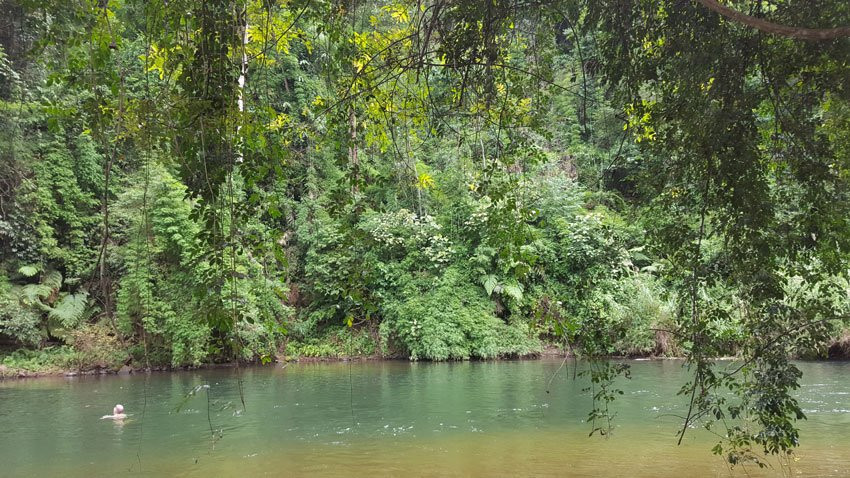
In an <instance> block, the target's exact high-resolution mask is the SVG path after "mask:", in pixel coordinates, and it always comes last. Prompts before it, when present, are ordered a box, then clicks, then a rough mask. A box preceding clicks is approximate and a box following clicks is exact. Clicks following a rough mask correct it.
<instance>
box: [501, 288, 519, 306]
mask: <svg viewBox="0 0 850 478" xmlns="http://www.w3.org/2000/svg"><path fill="white" fill-rule="evenodd" d="M502 293H504V294H505V295H506V296H508V297H510V298H511V299H514V300H515V301H517V302H519V301H521V300H522V286H521V285H520V284H506V285H504V286H503V287H502Z"/></svg>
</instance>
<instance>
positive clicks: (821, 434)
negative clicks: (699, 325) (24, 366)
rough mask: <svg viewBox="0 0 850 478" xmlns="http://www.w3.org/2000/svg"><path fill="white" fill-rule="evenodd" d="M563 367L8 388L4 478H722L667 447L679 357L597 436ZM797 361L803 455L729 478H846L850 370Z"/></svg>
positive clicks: (286, 371) (274, 371) (140, 379)
mask: <svg viewBox="0 0 850 478" xmlns="http://www.w3.org/2000/svg"><path fill="white" fill-rule="evenodd" d="M559 366H561V361H559V360H558V361H555V360H551V361H550V360H543V361H517V362H511V361H502V362H458V363H408V362H366V363H357V362H355V363H353V364H347V363H330V364H297V365H296V364H293V365H289V366H288V367H285V368H283V367H280V366H277V367H266V368H249V369H244V368H243V369H242V370H241V371H240V372H239V376H240V377H241V378H242V380H243V386H242V389H243V396H244V400H245V407H244V409H243V405H242V403H241V400H240V394H239V387H238V385H237V383H238V382H237V380H236V377H237V375H236V372H235V371H234V370H207V371H199V372H179V373H171V374H151V375H131V376H107V377H76V378H57V379H36V380H20V381H8V382H4V383H0V464H2V465H0V466H2V469H0V475H2V476H71V477H76V476H80V477H92V476H185V477H210V476H320V477H321V476H600V475H608V476H653V477H666V476H670V477H674V476H675V477H678V476H730V470H729V469H728V467H727V466H726V465H725V464H724V462H723V460H722V459H720V458H718V457H716V456H713V455H712V454H711V453H710V448H711V446H712V445H713V444H714V443H715V441H716V440H715V439H714V438H713V437H712V436H710V435H709V434H707V433H706V432H704V431H700V430H693V431H692V433H689V434H688V435H687V436H686V439H685V442H684V443H683V445H682V446H676V444H675V443H676V438H675V435H676V432H677V431H678V427H679V426H680V424H681V422H680V420H679V419H677V418H676V417H675V415H677V414H679V415H681V414H683V412H684V409H685V403H684V400H683V399H682V398H681V397H677V396H676V391H677V390H678V389H679V388H680V387H681V385H682V384H683V383H684V381H685V380H686V375H685V371H684V370H683V369H682V366H681V362H678V361H644V362H632V380H630V381H620V382H618V384H619V386H620V388H622V389H623V391H624V394H623V396H622V397H620V398H619V399H618V400H617V401H616V402H615V404H614V410H615V411H616V412H617V416H616V418H615V422H614V424H615V426H616V428H615V430H614V432H613V434H612V435H611V436H610V437H609V438H607V439H604V438H600V437H598V436H594V437H588V433H589V432H590V429H591V427H590V425H589V424H588V423H586V421H585V418H586V415H587V412H588V411H589V410H590V407H591V401H590V398H589V396H588V394H587V393H585V392H583V391H582V389H583V388H585V387H587V385H588V383H587V381H586V380H584V379H582V378H581V377H578V378H575V379H574V377H573V364H572V362H568V363H567V366H566V367H564V368H562V369H561V370H560V372H559V373H558V374H557V375H555V377H554V379H552V380H551V384H550V385H549V386H548V387H547V383H548V382H549V380H550V379H551V378H552V376H553V374H554V373H555V371H556V370H558V369H559ZM580 367H581V365H580ZM800 368H801V369H802V370H803V373H804V376H803V387H802V389H801V390H800V391H799V393H798V398H799V399H800V401H801V403H802V405H803V408H804V409H805V410H806V413H807V415H808V417H809V419H808V421H806V422H803V423H802V424H801V440H802V442H803V446H802V447H801V449H800V450H799V451H798V452H797V454H796V456H795V458H794V459H792V460H789V461H788V463H786V464H785V467H784V468H783V467H780V463H778V462H777V461H776V460H774V461H773V464H774V468H772V469H768V470H766V471H759V470H757V469H753V468H749V469H746V470H736V471H735V472H734V473H733V475H740V476H747V474H749V476H760V475H767V476H773V475H781V474H785V475H786V476H787V475H791V476H850V364H848V363H837V362H836V363H803V364H800ZM204 385H209V389H206V388H203V386H204ZM199 386H200V387H201V388H200V389H199V390H198V392H197V393H196V394H195V395H192V396H190V397H189V398H186V396H187V394H188V393H189V392H190V391H192V390H193V389H196V388H197V387H199ZM207 390H208V391H209V394H207ZM547 390H548V391H547ZM115 403H122V404H124V405H125V407H126V409H127V412H128V413H130V414H132V416H131V418H130V419H128V420H127V421H126V422H125V423H124V424H116V423H113V422H111V421H109V420H100V419H99V418H100V417H101V416H102V415H104V414H107V413H110V412H111V409H112V406H113V405H114V404H115ZM181 405H182V407H181ZM178 408H179V411H178ZM211 430H212V431H211Z"/></svg>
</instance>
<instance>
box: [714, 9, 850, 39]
mask: <svg viewBox="0 0 850 478" xmlns="http://www.w3.org/2000/svg"><path fill="white" fill-rule="evenodd" d="M697 2H699V3H701V4H702V5H703V6H704V7H706V8H708V9H710V10H712V11H714V12H716V13H719V14H720V15H722V16H724V17H726V18H728V19H730V20H732V21H735V22H738V23H743V24H744V25H747V26H750V27H753V28H755V29H757V30H759V31H763V32H765V33H771V34H774V35H781V36H784V37H788V38H794V39H797V40H808V41H825V40H835V39H838V38H847V37H850V27H837V28H802V27H793V26H789V25H782V24H779V23H773V22H769V21H767V20H764V19H762V18H757V17H753V16H750V15H746V14H744V13H741V12H739V11H737V10H734V9H732V8H729V7H727V6H726V5H722V4H721V3H719V2H718V1H717V0H697Z"/></svg>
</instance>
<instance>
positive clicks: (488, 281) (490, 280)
mask: <svg viewBox="0 0 850 478" xmlns="http://www.w3.org/2000/svg"><path fill="white" fill-rule="evenodd" d="M481 283H482V284H484V290H486V291H487V295H488V296H489V295H493V291H494V290H495V289H496V286H497V285H499V281H498V280H497V279H496V276H494V275H493V274H488V275H486V276H484V277H482V278H481Z"/></svg>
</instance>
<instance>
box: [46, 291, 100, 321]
mask: <svg viewBox="0 0 850 478" xmlns="http://www.w3.org/2000/svg"><path fill="white" fill-rule="evenodd" d="M88 303H89V293H88V291H85V290H84V291H80V292H78V293H76V294H68V295H66V296H64V297H62V299H60V300H59V301H58V302H57V303H56V305H55V306H54V307H51V308H50V309H49V312H48V314H49V315H50V318H51V319H55V320H57V321H58V322H59V323H61V324H62V326H64V327H75V326H77V325H78V324H79V323H80V322H81V321H82V320H83V319H85V318H86V315H88V314H87V312H91V310H90V309H89V308H88Z"/></svg>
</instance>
